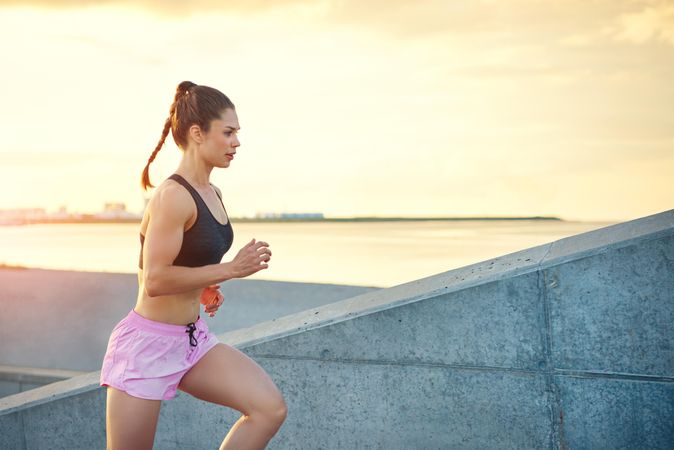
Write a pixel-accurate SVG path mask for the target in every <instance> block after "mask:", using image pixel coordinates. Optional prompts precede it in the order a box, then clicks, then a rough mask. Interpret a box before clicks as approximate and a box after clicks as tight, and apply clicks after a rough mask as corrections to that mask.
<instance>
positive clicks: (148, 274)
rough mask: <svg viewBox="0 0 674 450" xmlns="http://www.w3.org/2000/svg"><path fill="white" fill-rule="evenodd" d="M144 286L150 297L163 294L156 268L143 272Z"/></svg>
mask: <svg viewBox="0 0 674 450" xmlns="http://www.w3.org/2000/svg"><path fill="white" fill-rule="evenodd" d="M143 286H144V288H145V292H146V293H147V295H148V296H150V297H157V296H159V295H162V292H161V288H162V283H161V280H160V279H159V276H158V274H157V271H156V270H149V269H146V270H145V273H144V274H143Z"/></svg>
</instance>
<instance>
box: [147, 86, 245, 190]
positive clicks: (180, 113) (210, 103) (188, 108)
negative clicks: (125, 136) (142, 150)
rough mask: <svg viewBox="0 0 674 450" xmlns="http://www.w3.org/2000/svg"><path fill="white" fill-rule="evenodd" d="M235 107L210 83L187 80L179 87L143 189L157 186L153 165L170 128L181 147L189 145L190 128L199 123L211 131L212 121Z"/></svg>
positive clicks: (153, 153)
mask: <svg viewBox="0 0 674 450" xmlns="http://www.w3.org/2000/svg"><path fill="white" fill-rule="evenodd" d="M230 108H231V109H234V104H233V103H232V101H231V100H230V99H229V98H227V96H226V95H225V94H223V93H222V92H220V91H218V90H217V89H213V88H211V87H208V86H199V85H197V84H195V83H192V82H191V81H183V82H182V83H180V84H179V85H178V87H177V88H176V93H175V96H174V98H173V103H172V104H171V108H170V109H169V116H168V119H166V122H164V129H163V130H162V133H161V137H160V138H159V143H158V144H157V147H155V149H154V151H153V152H152V154H151V155H150V158H148V160H147V164H146V165H145V169H143V175H142V177H141V182H140V184H141V186H142V188H143V190H147V188H148V187H154V186H153V185H152V183H151V182H150V164H151V163H152V161H154V158H155V157H156V156H157V153H158V152H159V150H161V148H162V146H163V145H164V141H166V136H168V133H169V130H171V134H172V135H173V140H174V141H175V143H176V145H178V147H181V148H183V149H185V148H186V147H187V130H189V128H190V127H191V126H192V125H194V124H196V125H198V126H199V127H200V128H201V129H202V131H203V132H204V133H208V130H209V129H210V126H211V121H212V120H214V119H217V118H219V117H220V115H221V114H222V113H223V112H224V111H225V110H226V109H230Z"/></svg>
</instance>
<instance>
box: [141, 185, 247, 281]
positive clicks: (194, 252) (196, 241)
mask: <svg viewBox="0 0 674 450" xmlns="http://www.w3.org/2000/svg"><path fill="white" fill-rule="evenodd" d="M169 178H171V179H172V180H175V181H177V182H178V183H180V184H182V185H183V186H184V187H185V189H187V190H188V191H189V193H190V194H191V195H192V198H193V199H194V202H195V203H196V205H197V220H196V221H195V222H194V225H192V226H191V227H190V229H189V230H187V231H185V232H184V233H183V243H182V246H181V247H180V252H179V253H178V256H176V259H175V260H174V261H173V265H174V266H186V267H200V266H205V265H208V264H217V263H219V262H220V261H221V260H222V257H223V256H224V254H225V253H226V252H227V250H229V248H230V247H231V246H232V241H233V240H234V230H233V229H232V222H231V220H230V219H229V217H228V218H227V223H226V224H224V225H223V224H221V223H220V222H218V221H217V220H216V219H215V217H213V214H212V213H211V210H210V209H208V206H207V205H206V202H204V199H203V198H201V195H199V193H198V192H197V191H196V189H194V188H193V187H192V186H191V185H190V184H189V183H188V182H187V181H186V180H185V179H184V178H183V177H181V176H180V175H178V174H177V173H174V174H173V175H171V176H170V177H169ZM216 193H217V192H216ZM218 198H220V195H218ZM220 203H221V204H222V208H223V209H224V208H225V205H224V204H223V203H222V198H220ZM225 213H227V210H226V209H225ZM144 242H145V236H143V234H142V233H141V234H140V258H139V261H138V267H139V268H141V269H142V268H143V243H144Z"/></svg>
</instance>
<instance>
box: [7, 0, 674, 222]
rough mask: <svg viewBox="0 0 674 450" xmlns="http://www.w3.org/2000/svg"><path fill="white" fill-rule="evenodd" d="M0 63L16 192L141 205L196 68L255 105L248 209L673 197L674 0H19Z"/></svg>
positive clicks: (240, 174) (343, 211)
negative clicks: (143, 180)
mask: <svg viewBox="0 0 674 450" xmlns="http://www.w3.org/2000/svg"><path fill="white" fill-rule="evenodd" d="M92 5H93V6H92ZM167 5H168V6H167ZM186 5H187V6H186ZM0 61H1V63H2V71H1V72H0V80H1V83H0V85H1V86H2V90H3V92H2V100H1V101H0V126H1V129H2V137H3V139H2V143H1V144H0V189H1V190H2V195H1V196H0V209H5V208H28V207H43V208H46V209H47V210H48V211H52V210H55V209H56V208H58V207H59V206H61V205H64V206H67V208H68V210H70V211H81V212H94V211H98V210H100V209H102V206H103V203H104V202H113V201H114V202H124V203H126V204H127V207H128V209H129V210H131V211H134V212H139V211H140V210H141V209H142V207H143V196H144V195H146V196H147V195H150V194H151V192H149V193H146V194H143V192H142V191H141V189H140V184H139V179H140V175H141V172H142V170H143V167H144V165H145V163H146V161H147V158H148V157H149V156H150V153H151V152H152V150H153V149H154V147H155V145H156V143H157V140H158V139H159V136H160V133H161V129H162V126H163V123H164V120H165V119H166V118H167V116H168V109H169V106H170V103H171V101H172V97H173V93H174V90H175V87H176V85H177V84H178V83H179V82H180V81H183V80H190V81H193V82H195V83H198V84H205V85H209V86H213V87H215V88H218V89H220V90H221V91H223V92H224V93H225V94H227V95H228V96H229V97H230V98H231V99H232V101H233V102H234V104H235V105H236V107H237V113H238V117H239V122H240V125H241V132H240V140H241V142H242V146H241V147H240V148H239V150H238V154H237V157H236V159H235V160H234V161H233V162H232V164H231V165H230V167H229V168H228V169H216V170H215V171H214V172H213V174H212V176H211V181H212V182H214V183H215V184H216V185H218V186H219V187H220V188H221V189H222V191H223V195H224V202H225V206H226V207H227V210H228V212H229V214H230V215H231V216H233V217H241V216H251V215H254V214H255V213H256V212H267V211H269V212H271V211H273V212H284V211H285V212H305V211H306V212H322V213H324V214H325V215H326V216H332V217H338V216H353V215H355V216H363V215H378V216H392V215H394V216H474V215H487V216H496V215H506V216H522V215H526V216H531V215H546V216H547V215H554V216H559V217H562V218H564V219H568V220H609V221H612V220H615V221H622V220H630V219H634V218H638V217H642V216H645V215H649V214H654V213H657V212H661V211H664V210H667V209H671V208H674V82H673V81H672V80H674V1H670V0H664V1H631V0H597V1H590V0H550V1H534V0H483V1H477V0H454V1H446V0H443V1H440V0H438V1H419V0H416V1H397V0H387V1H383V0H376V1H367V0H365V1H356V0H342V1H337V0H332V1H328V0H325V1H324V0H317V1H303V0H295V1H290V0H288V1H279V0H273V1H272V0H269V1H264V0H257V1H239V2H224V1H214V0H203V1H192V2H162V1H159V0H152V1H150V0H148V1H126V2H124V1H117V2H115V1H98V2H86V1H43V2H40V1H35V2H16V1H0ZM167 143H168V144H169V145H167V146H166V147H165V148H164V149H163V150H162V151H161V152H160V153H159V156H158V157H157V159H156V160H155V163H153V165H152V166H151V178H152V180H153V182H154V183H155V184H159V182H160V181H161V180H162V179H163V178H165V177H167V176H168V175H170V174H171V173H172V171H173V170H174V169H175V168H176V167H177V164H178V162H179V160H180V151H179V150H178V149H177V147H176V146H175V144H174V143H173V141H172V140H171V138H170V137H169V138H168V139H167Z"/></svg>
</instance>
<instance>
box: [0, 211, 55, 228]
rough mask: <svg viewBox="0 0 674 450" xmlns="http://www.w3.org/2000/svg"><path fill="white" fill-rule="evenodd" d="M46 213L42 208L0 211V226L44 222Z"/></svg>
mask: <svg viewBox="0 0 674 450" xmlns="http://www.w3.org/2000/svg"><path fill="white" fill-rule="evenodd" d="M46 217H47V212H46V211H45V209H44V208H16V209H0V224H2V225H13V224H22V223H30V222H37V221H40V220H44V219H45V218H46Z"/></svg>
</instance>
